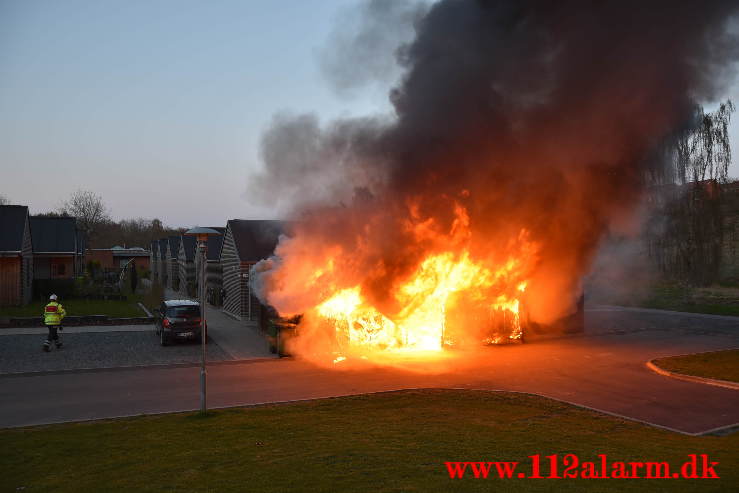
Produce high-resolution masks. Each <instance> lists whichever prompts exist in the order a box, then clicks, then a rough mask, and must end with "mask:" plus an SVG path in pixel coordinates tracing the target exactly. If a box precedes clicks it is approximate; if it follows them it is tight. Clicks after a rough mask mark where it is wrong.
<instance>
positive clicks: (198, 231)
mask: <svg viewBox="0 0 739 493" xmlns="http://www.w3.org/2000/svg"><path fill="white" fill-rule="evenodd" d="M185 234H186V235H188V236H195V239H196V241H197V244H198V250H200V252H201V254H200V282H199V283H198V284H199V288H200V346H201V357H200V412H201V413H203V414H205V411H206V410H207V405H206V387H205V380H206V372H205V341H206V339H207V335H206V333H205V331H206V327H207V324H206V322H205V264H206V262H207V261H208V257H207V251H208V237H209V236H213V235H220V234H221V233H219V232H218V231H216V230H215V229H210V228H201V227H195V228H192V229H189V230H187V231H186V232H185Z"/></svg>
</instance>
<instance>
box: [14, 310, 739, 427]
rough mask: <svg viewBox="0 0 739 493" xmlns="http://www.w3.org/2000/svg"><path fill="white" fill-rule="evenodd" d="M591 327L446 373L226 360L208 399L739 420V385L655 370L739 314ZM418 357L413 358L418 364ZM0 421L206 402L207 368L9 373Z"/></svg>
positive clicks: (714, 344) (669, 423) (213, 403)
mask: <svg viewBox="0 0 739 493" xmlns="http://www.w3.org/2000/svg"><path fill="white" fill-rule="evenodd" d="M586 324H587V327H588V329H587V333H586V334H585V335H582V336H576V337H569V338H562V339H556V340H548V341H539V342H533V343H529V344H524V345H512V346H503V347H490V348H484V349H481V350H480V352H479V353H477V354H476V355H474V356H469V355H467V354H462V353H458V354H455V355H454V356H453V357H452V358H453V359H452V360H451V361H450V362H449V364H448V365H442V366H443V368H442V369H441V370H440V372H439V373H436V374H424V373H418V372H415V371H410V370H407V369H399V368H377V367H366V368H361V369H343V368H342V367H341V365H339V366H338V367H337V368H334V369H325V368H320V367H316V366H314V365H311V364H309V363H307V362H303V361H297V360H290V359H283V360H273V361H260V362H248V363H237V364H226V363H223V364H216V365H214V366H212V367H210V368H209V371H208V397H209V406H210V407H227V406H239V405H250V404H258V403H267V402H278V401H289V400H296V399H312V398H322V397H332V396H340V395H348V394H358V393H365V392H378V391H388V390H399V389H404V388H419V387H449V388H469V389H487V390H508V391H520V392H531V393H536V394H539V395H543V396H547V397H552V398H555V399H559V400H564V401H567V402H571V403H574V404H577V405H581V406H586V407H590V408H593V409H596V410H600V411H603V412H606V413H612V414H617V415H622V416H625V417H628V418H630V419H635V420H640V421H644V422H647V423H650V424H653V425H657V426H662V427H666V428H669V429H672V430H676V431H681V432H685V433H703V432H707V431H709V430H714V429H718V428H723V427H727V426H731V425H735V424H737V423H739V391H736V390H731V389H725V388H720V387H713V386H708V385H703V384H698V383H691V382H683V381H679V380H674V379H670V378H667V377H662V376H659V375H656V374H654V373H652V372H651V371H649V370H648V369H647V368H646V367H645V365H644V363H645V362H646V361H647V360H649V359H652V358H655V357H661V356H668V355H675V354H685V353H691V352H699V351H709V350H718V349H727V348H735V347H739V318H732V317H710V316H692V315H686V314H673V313H665V312H657V311H627V310H616V309H613V310H612V309H608V308H606V309H601V310H595V311H593V310H591V311H588V312H587V316H586ZM411 366H412V365H411ZM0 402H1V403H2V405H0V426H3V427H9V426H24V425H33V424H43V423H53V422H63V421H75V420H85V419H98V418H106V417H115V416H127V415H137V414H146V413H160V412H172V411H185V410H193V409H197V408H198V405H199V402H198V368H197V367H188V368H168V369H140V370H118V371H104V372H81V373H73V374H57V375H44V376H25V377H20V376H16V377H7V376H5V377H0Z"/></svg>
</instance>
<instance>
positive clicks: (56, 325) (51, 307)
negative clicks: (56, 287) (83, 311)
mask: <svg viewBox="0 0 739 493" xmlns="http://www.w3.org/2000/svg"><path fill="white" fill-rule="evenodd" d="M66 315H67V312H65V311H64V307H63V306H62V305H61V304H60V303H57V301H56V295H55V294H52V295H51V296H49V304H48V305H46V306H45V307H44V323H45V324H46V327H47V328H48V329H49V335H48V336H47V337H46V342H44V351H46V352H47V353H48V352H49V350H50V349H51V341H54V343H55V344H56V347H57V349H60V348H61V347H62V341H61V340H59V334H58V333H57V329H58V330H60V331H61V330H62V320H63V319H64V317H65V316H66Z"/></svg>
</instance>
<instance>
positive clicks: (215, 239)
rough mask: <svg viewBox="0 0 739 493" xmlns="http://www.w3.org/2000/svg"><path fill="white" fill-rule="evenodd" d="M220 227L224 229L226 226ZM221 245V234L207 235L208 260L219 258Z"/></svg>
mask: <svg viewBox="0 0 739 493" xmlns="http://www.w3.org/2000/svg"><path fill="white" fill-rule="evenodd" d="M213 229H215V228H213ZM221 229H223V230H224V231H225V229H226V228H221ZM221 245H223V235H218V236H216V235H213V236H209V237H208V260H218V259H220V258H221Z"/></svg>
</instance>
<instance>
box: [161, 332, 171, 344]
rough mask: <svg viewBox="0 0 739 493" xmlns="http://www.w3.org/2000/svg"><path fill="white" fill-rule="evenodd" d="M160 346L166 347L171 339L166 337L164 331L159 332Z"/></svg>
mask: <svg viewBox="0 0 739 493" xmlns="http://www.w3.org/2000/svg"><path fill="white" fill-rule="evenodd" d="M159 344H161V345H162V346H166V345H168V344H169V338H168V337H167V336H166V335H164V331H163V330H160V331H159Z"/></svg>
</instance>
